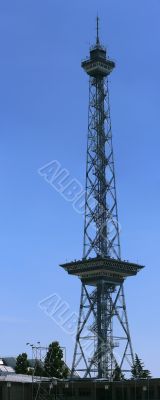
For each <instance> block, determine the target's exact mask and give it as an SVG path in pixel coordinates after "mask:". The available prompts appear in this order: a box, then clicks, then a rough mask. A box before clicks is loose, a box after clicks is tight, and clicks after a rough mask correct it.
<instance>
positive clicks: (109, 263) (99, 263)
mask: <svg viewBox="0 0 160 400" xmlns="http://www.w3.org/2000/svg"><path fill="white" fill-rule="evenodd" d="M81 66H82V68H83V70H84V71H85V72H86V73H87V75H88V76H89V113H88V136H87V162H86V187H85V215H84V239H83V257H82V259H81V260H78V261H73V262H69V263H65V264H61V267H62V268H64V269H65V270H66V271H67V272H68V273H69V274H70V275H74V276H77V277H78V278H79V279H80V280H81V297H80V310H79V318H78V327H77V334H76V343H75V350H74V356H73V364H72V376H74V375H75V373H78V374H80V375H81V376H82V377H84V378H92V377H97V378H105V379H108V380H112V379H113V378H114V371H115V368H116V367H117V366H118V367H119V368H120V371H121V372H122V373H123V374H128V373H129V372H130V369H131V365H132V363H133V361H134V357H133V349H132V343H131V336H130V331H129V324H128V318H127V311H126V303H125V295H124V281H125V279H126V278H128V277H132V276H135V275H136V274H137V273H138V271H140V270H141V269H142V268H143V266H142V265H137V264H135V263H131V262H128V261H123V260H122V258H121V252H120V234H119V223H118V209H117V196H116V183H115V169H114V156H113V144H112V129H111V117H110V102H109V89H108V75H109V74H111V72H112V71H113V69H114V68H115V63H114V61H112V60H110V59H109V58H108V55H107V51H106V49H105V48H104V47H103V46H102V45H101V43H100V39H99V19H98V18H97V37H96V43H95V45H94V46H93V47H91V49H90V56H89V58H87V59H86V60H84V61H83V62H82V64H81Z"/></svg>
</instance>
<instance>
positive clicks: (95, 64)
mask: <svg viewBox="0 0 160 400" xmlns="http://www.w3.org/2000/svg"><path fill="white" fill-rule="evenodd" d="M81 66H82V68H83V69H84V70H85V72H86V73H87V74H88V75H90V76H92V77H95V78H97V77H101V78H103V77H105V76H107V75H109V74H110V73H111V72H112V71H113V69H114V68H115V63H114V61H111V60H109V58H108V57H107V52H106V49H105V48H104V47H103V46H102V45H101V44H100V40H99V18H97V39H96V44H95V45H94V46H92V47H91V49H90V57H89V58H87V59H86V60H84V61H82V63H81Z"/></svg>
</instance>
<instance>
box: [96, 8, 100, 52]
mask: <svg viewBox="0 0 160 400" xmlns="http://www.w3.org/2000/svg"><path fill="white" fill-rule="evenodd" d="M96 44H97V45H99V44H100V41H99V16H98V14H97V37H96Z"/></svg>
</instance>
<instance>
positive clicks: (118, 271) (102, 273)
mask: <svg viewBox="0 0 160 400" xmlns="http://www.w3.org/2000/svg"><path fill="white" fill-rule="evenodd" d="M60 267H62V268H64V269H65V270H66V271H67V272H68V273H69V274H70V275H75V276H78V277H79V278H80V279H81V281H82V282H84V283H85V284H88V285H95V284H97V281H100V280H104V281H105V282H106V283H108V284H113V285H119V284H121V283H123V282H124V280H125V279H126V278H127V277H129V276H133V275H137V273H138V272H139V271H140V270H141V269H142V268H144V266H142V265H139V264H134V263H130V262H128V261H122V260H118V259H114V258H110V257H101V256H97V257H95V258H89V259H82V260H76V261H72V262H69V263H65V264H61V265H60Z"/></svg>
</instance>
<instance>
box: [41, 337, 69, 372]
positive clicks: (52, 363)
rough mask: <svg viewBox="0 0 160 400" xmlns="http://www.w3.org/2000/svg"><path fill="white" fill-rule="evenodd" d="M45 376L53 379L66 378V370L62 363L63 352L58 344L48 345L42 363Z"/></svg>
mask: <svg viewBox="0 0 160 400" xmlns="http://www.w3.org/2000/svg"><path fill="white" fill-rule="evenodd" d="M44 371H45V375H46V376H49V377H55V378H67V376H68V368H67V367H66V365H65V363H64V361H63V351H62V349H61V347H60V345H59V343H58V342H52V343H51V344H50V345H49V348H48V352H47V354H46V358H45V361H44Z"/></svg>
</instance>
